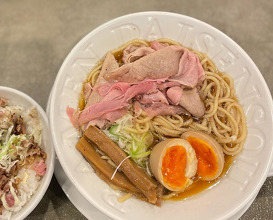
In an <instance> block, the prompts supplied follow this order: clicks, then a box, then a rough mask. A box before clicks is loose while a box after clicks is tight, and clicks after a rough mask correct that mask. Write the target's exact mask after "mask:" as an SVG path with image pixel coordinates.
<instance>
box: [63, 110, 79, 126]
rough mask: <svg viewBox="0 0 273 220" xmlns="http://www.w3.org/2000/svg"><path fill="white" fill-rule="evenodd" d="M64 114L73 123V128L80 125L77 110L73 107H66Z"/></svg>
mask: <svg viewBox="0 0 273 220" xmlns="http://www.w3.org/2000/svg"><path fill="white" fill-rule="evenodd" d="M66 114H67V116H68V118H69V120H70V122H71V124H72V125H73V127H74V128H76V129H79V127H80V125H79V122H78V119H79V112H78V111H76V110H75V109H74V108H71V107H69V106H67V107H66Z"/></svg>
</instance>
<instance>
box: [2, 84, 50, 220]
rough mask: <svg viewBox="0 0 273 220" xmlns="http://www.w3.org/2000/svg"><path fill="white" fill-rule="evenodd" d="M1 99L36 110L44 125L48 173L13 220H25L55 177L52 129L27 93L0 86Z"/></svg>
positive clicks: (37, 105) (44, 115)
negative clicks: (53, 176)
mask: <svg viewBox="0 0 273 220" xmlns="http://www.w3.org/2000/svg"><path fill="white" fill-rule="evenodd" d="M0 95H1V97H4V98H7V99H8V102H9V103H10V104H11V105H16V106H21V107H23V108H24V109H25V110H28V109H32V108H36V109H37V111H38V114H39V119H40V122H41V124H42V142H41V148H42V149H43V150H44V151H45V153H46V154H47V158H46V166H47V169H46V173H45V175H44V176H43V178H42V179H41V181H40V184H39V186H38V188H37V190H36V192H35V193H34V194H33V195H32V196H31V198H30V200H29V201H28V202H27V203H26V204H25V205H24V206H23V207H22V209H21V210H20V211H19V212H17V213H15V214H13V215H12V217H11V219H18V220H19V219H25V218H26V217H27V216H28V215H29V214H30V213H31V212H32V211H33V209H34V208H35V207H36V206H37V205H38V204H39V202H40V201H41V199H42V198H43V196H44V194H45V192H46V190H47V188H48V186H49V184H50V181H51V178H52V175H53V171H54V162H55V151H54V147H53V145H52V138H51V134H50V129H49V125H48V119H47V116H46V114H45V112H44V110H43V109H42V108H41V106H40V105H39V104H38V103H37V102H36V101H34V100H33V99H32V98H31V97H29V96H28V95H26V94H25V93H23V92H21V91H18V90H16V89H12V88H8V87H3V86H0Z"/></svg>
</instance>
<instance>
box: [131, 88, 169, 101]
mask: <svg viewBox="0 0 273 220" xmlns="http://www.w3.org/2000/svg"><path fill="white" fill-rule="evenodd" d="M136 100H138V101H139V102H140V103H141V104H152V103H154V102H162V103H165V104H169V102H168V100H167V99H166V97H165V95H164V94H163V93H162V92H160V91H159V90H158V91H156V92H155V93H151V94H144V95H139V96H137V97H136Z"/></svg>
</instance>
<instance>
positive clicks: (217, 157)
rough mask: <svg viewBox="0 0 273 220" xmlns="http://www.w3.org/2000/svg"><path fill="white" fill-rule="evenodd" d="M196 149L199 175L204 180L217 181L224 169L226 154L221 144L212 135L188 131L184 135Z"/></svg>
mask: <svg viewBox="0 0 273 220" xmlns="http://www.w3.org/2000/svg"><path fill="white" fill-rule="evenodd" d="M181 137H182V138H183V139H186V140H187V141H188V142H189V143H190V144H191V146H192V147H193V148H194V150H195V153H196V157H197V159H198V166H197V175H198V176H199V177H201V179H202V180H213V179H216V178H217V177H218V176H219V175H220V174H221V173H222V171H223V168H224V163H225V159H224V153H223V150H222V147H221V146H220V145H219V143H218V142H217V141H216V140H215V139H214V138H212V137H211V136H210V135H208V134H205V133H203V132H200V131H188V132H185V133H183V134H182V136H181Z"/></svg>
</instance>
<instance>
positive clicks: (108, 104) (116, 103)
mask: <svg viewBox="0 0 273 220" xmlns="http://www.w3.org/2000/svg"><path fill="white" fill-rule="evenodd" d="M155 89H156V83H155V82H151V81H147V82H141V83H139V84H137V85H133V86H131V87H130V88H129V89H128V90H127V91H126V93H125V94H124V96H123V97H122V98H121V99H118V100H107V101H105V102H104V101H101V102H99V103H96V104H94V105H91V106H89V107H88V108H85V109H84V110H83V111H82V113H81V115H80V117H79V123H80V124H84V123H87V122H89V121H91V120H94V119H96V118H99V117H101V116H102V115H104V114H106V113H108V112H112V111H115V110H118V109H122V108H124V107H127V106H128V105H129V100H131V99H132V98H133V97H135V96H136V95H139V94H143V93H148V92H153V91H155Z"/></svg>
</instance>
